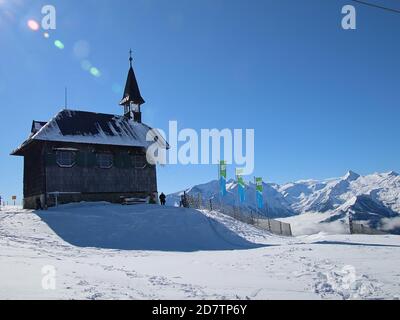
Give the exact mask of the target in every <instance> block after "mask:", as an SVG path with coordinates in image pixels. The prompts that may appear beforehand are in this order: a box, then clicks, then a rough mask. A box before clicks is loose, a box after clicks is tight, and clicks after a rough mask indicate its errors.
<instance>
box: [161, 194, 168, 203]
mask: <svg viewBox="0 0 400 320" xmlns="http://www.w3.org/2000/svg"><path fill="white" fill-rule="evenodd" d="M166 199H167V197H166V196H165V194H164V192H161V194H160V203H161V205H162V206H165V204H166Z"/></svg>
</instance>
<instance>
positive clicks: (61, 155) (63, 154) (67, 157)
mask: <svg viewBox="0 0 400 320" xmlns="http://www.w3.org/2000/svg"><path fill="white" fill-rule="evenodd" d="M75 159H76V157H75V152H73V151H57V164H58V165H59V166H60V167H63V168H72V167H73V166H74V165H75Z"/></svg>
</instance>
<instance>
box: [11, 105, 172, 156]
mask: <svg viewBox="0 0 400 320" xmlns="http://www.w3.org/2000/svg"><path fill="white" fill-rule="evenodd" d="M149 130H152V128H150V127H149V126H147V125H145V124H143V123H139V122H135V121H133V120H132V119H128V118H126V117H124V116H119V115H112V114H103V113H94V112H87V111H74V110H66V109H65V110H62V111H60V112H59V113H58V114H57V115H56V116H55V117H54V118H53V119H51V120H50V121H48V122H47V123H46V124H44V125H43V126H42V127H41V128H40V129H39V130H38V131H36V132H35V131H33V132H32V134H31V136H30V137H29V138H28V139H27V140H26V141H25V142H24V143H23V144H22V145H21V146H20V147H18V148H17V149H16V150H15V151H13V152H12V154H13V155H21V154H22V151H23V149H24V148H25V147H26V146H27V145H28V144H30V143H31V142H32V141H37V140H39V141H57V142H71V143H85V144H101V145H115V146H128V147H144V148H147V147H148V146H150V145H151V144H152V143H154V141H157V143H159V144H160V146H161V147H164V148H169V146H168V143H167V142H166V141H165V140H164V139H163V137H162V136H161V135H160V134H158V133H157V131H155V132H152V133H151V137H152V140H151V141H147V140H146V135H147V133H148V132H149Z"/></svg>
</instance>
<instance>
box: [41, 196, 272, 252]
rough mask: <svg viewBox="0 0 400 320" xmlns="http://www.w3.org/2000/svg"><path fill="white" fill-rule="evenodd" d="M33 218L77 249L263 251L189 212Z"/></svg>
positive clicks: (86, 209) (112, 210)
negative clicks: (41, 221) (42, 222)
mask: <svg viewBox="0 0 400 320" xmlns="http://www.w3.org/2000/svg"><path fill="white" fill-rule="evenodd" d="M35 213H36V214H37V215H38V216H39V217H40V218H41V219H42V220H43V221H44V222H45V223H46V224H47V225H48V226H49V227H50V228H51V229H52V230H53V231H54V232H55V233H56V234H57V235H58V236H59V237H61V238H62V239H63V240H64V241H66V242H68V243H70V244H72V245H74V246H77V247H95V248H105V249H119V250H157V251H178V252H179V251H180V252H192V251H199V250H241V249H254V248H259V247H263V246H265V245H260V244H255V243H251V242H249V241H248V240H246V239H244V238H242V237H240V236H239V235H237V234H236V233H234V232H233V231H231V230H229V229H228V228H227V227H226V226H225V225H223V224H221V223H220V222H218V221H216V220H214V219H211V218H208V217H206V216H205V215H203V214H202V213H201V212H199V211H197V210H193V209H183V208H174V207H160V206H156V205H135V206H122V205H115V204H109V203H80V204H69V205H64V206H60V207H58V208H51V209H49V210H48V211H36V212H35Z"/></svg>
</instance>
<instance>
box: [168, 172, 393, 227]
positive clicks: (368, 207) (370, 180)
mask: <svg viewBox="0 0 400 320" xmlns="http://www.w3.org/2000/svg"><path fill="white" fill-rule="evenodd" d="M227 191H228V192H227V195H226V196H225V197H223V198H222V197H221V195H220V193H219V182H218V181H216V180H214V181H211V182H209V183H206V184H202V185H197V186H194V187H191V188H190V189H188V190H186V192H187V193H188V194H189V195H192V196H198V195H199V194H200V195H201V197H202V199H203V201H208V200H209V199H210V198H212V199H213V201H217V202H222V203H224V204H229V205H239V201H238V191H237V183H235V181H233V180H230V181H228V183H227ZM182 193H183V191H182V192H177V193H174V194H171V195H169V196H168V202H169V204H172V205H174V204H175V203H179V198H180V195H181V194H182ZM264 200H265V209H264V210H263V214H266V215H268V216H269V217H273V218H284V217H290V216H295V215H300V214H304V213H327V214H328V217H329V218H328V219H326V220H324V222H332V221H345V220H346V221H347V219H348V216H349V214H352V217H353V220H356V221H363V222H364V223H366V224H369V225H370V226H372V227H379V228H383V229H385V230H389V229H390V230H393V229H397V230H399V231H400V176H399V174H398V173H396V172H394V171H392V172H388V173H374V174H370V175H366V176H361V175H359V174H357V173H355V172H352V171H349V172H348V173H347V174H346V175H345V176H343V177H341V178H334V179H327V180H301V181H297V182H291V183H286V184H283V185H279V184H276V183H265V184H264ZM255 203H256V201H255V185H254V184H253V183H248V184H247V188H246V201H245V202H244V203H243V204H241V205H240V206H241V207H243V208H244V209H249V210H251V209H254V208H255Z"/></svg>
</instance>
